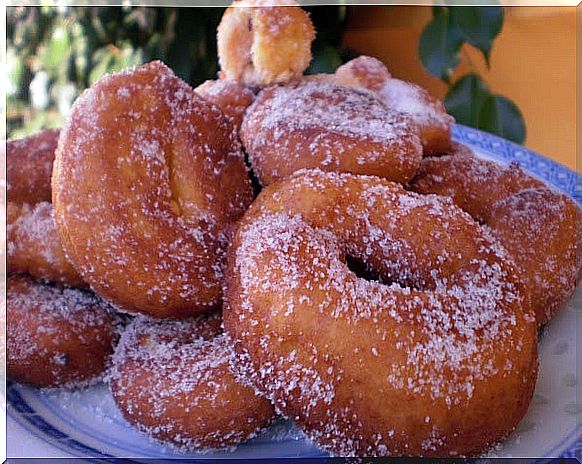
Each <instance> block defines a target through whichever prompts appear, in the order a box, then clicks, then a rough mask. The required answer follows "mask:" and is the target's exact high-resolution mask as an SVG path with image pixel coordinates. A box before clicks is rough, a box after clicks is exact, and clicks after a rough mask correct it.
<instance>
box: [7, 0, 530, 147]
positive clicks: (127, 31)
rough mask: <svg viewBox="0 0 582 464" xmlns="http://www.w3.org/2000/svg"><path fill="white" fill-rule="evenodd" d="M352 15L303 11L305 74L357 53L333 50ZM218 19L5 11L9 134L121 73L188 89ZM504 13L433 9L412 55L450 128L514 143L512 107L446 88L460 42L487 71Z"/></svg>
mask: <svg viewBox="0 0 582 464" xmlns="http://www.w3.org/2000/svg"><path fill="white" fill-rule="evenodd" d="M445 3H446V2H445ZM353 8H366V7H353V6H352V7H346V6H318V7H307V8H306V9H307V10H308V11H309V13H310V14H311V18H312V21H313V23H314V25H315V28H316V30H317V37H316V40H315V43H314V44H313V55H314V59H313V62H312V64H311V66H310V69H309V70H308V71H307V72H308V73H310V72H333V71H334V70H335V69H336V68H337V67H338V66H339V65H341V64H342V63H343V62H345V61H347V60H349V59H351V58H353V57H354V56H357V53H354V52H353V51H350V50H345V49H342V48H341V42H342V37H343V34H344V30H345V25H346V22H347V18H348V16H349V14H350V12H351V11H352V10H353ZM223 12H224V8H219V7H215V8H187V7H183V8H172V7H163V8H160V7H136V6H133V7H132V6H127V7H49V6H44V7H8V8H7V18H6V19H7V21H6V26H7V64H8V75H7V80H6V84H5V85H6V90H7V92H6V93H7V118H6V123H7V134H8V136H9V137H12V138H14V137H21V136H24V135H27V134H30V133H34V132H37V131H39V130H40V129H43V128H46V127H60V126H61V125H62V124H63V122H64V119H65V117H66V115H67V113H68V111H69V108H70V106H71V105H72V103H73V101H74V100H75V98H76V97H77V96H78V95H79V94H80V93H81V92H82V91H83V89H85V88H86V87H88V86H90V85H91V84H92V83H93V82H95V81H96V80H98V79H99V78H100V77H101V76H103V75H104V74H105V73H112V72H116V71H119V70H121V69H123V68H126V67H128V66H132V65H139V64H142V63H145V62H147V61H150V60H153V59H161V60H163V61H164V62H165V63H167V64H168V65H169V66H170V67H171V68H172V69H173V70H174V72H176V74H178V75H179V76H180V77H182V78H183V79H185V80H186V81H187V82H189V83H190V84H191V85H193V86H196V85H198V84H199V83H201V82H203V81H204V80H206V79H210V78H214V77H215V76H216V73H217V71H218V60H217V56H216V27H217V26H218V23H219V22H220V18H221V17H222V14H223ZM503 13H504V12H503V8H502V7H500V6H499V7H446V6H435V7H434V8H433V18H432V20H431V21H430V22H429V23H428V24H427V25H426V27H425V29H424V31H423V33H422V35H421V37H420V40H419V44H418V53H419V58H420V60H421V62H422V63H423V65H424V67H425V68H426V70H427V71H428V72H429V73H431V74H432V75H434V76H435V77H436V78H438V79H441V80H443V81H444V82H445V83H446V84H447V85H448V86H449V90H448V93H447V95H446V98H445V106H446V107H447V110H448V111H449V112H450V113H451V114H452V115H453V116H455V118H456V119H457V121H458V122H460V123H462V124H467V125H471V126H474V127H478V128H480V129H483V130H486V131H489V132H492V133H495V134H498V135H501V136H504V137H506V138H508V139H510V140H514V141H516V142H520V143H521V142H523V140H524V139H525V124H524V121H523V117H522V115H521V113H520V111H519V109H518V108H517V106H516V105H515V104H514V103H513V102H511V101H510V100H508V99H507V98H506V97H503V96H502V95H498V94H494V93H492V92H491V91H490V90H489V88H488V86H487V84H486V82H484V81H483V80H482V79H481V78H480V76H478V75H477V74H475V73H470V74H467V75H465V76H462V77H461V78H459V79H457V81H456V82H453V81H452V75H453V71H454V69H455V68H456V67H457V65H458V64H459V61H460V52H461V48H462V46H463V45H464V44H468V45H469V46H472V47H476V48H477V49H479V50H480V51H481V52H482V53H483V56H484V59H485V60H486V62H487V63H488V64H489V58H490V55H491V52H492V48H493V44H494V40H495V38H496V37H497V35H498V34H499V32H500V31H501V28H502V25H503V16H504V15H503Z"/></svg>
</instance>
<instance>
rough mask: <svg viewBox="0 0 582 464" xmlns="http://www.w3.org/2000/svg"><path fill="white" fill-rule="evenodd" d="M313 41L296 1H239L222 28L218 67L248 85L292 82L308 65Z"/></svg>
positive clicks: (308, 24)
mask: <svg viewBox="0 0 582 464" xmlns="http://www.w3.org/2000/svg"><path fill="white" fill-rule="evenodd" d="M314 38H315V30H314V29H313V24H311V20H310V19H309V15H308V14H307V13H306V12H305V11H303V10H302V9H301V8H299V7H298V5H297V3H296V2H295V1H292V0H288V1H283V2H281V1H273V0H241V1H236V2H234V3H233V4H232V5H231V6H230V7H228V8H227V10H226V11H225V13H224V15H223V17H222V20H221V21H220V24H219V26H218V34H217V46H218V59H219V61H220V68H221V70H222V73H223V75H224V76H225V77H226V78H228V79H233V80H236V81H240V82H242V83H243V84H244V85H246V86H249V87H264V86H267V85H271V84H277V83H284V82H289V81H291V80H293V79H295V78H298V77H300V76H301V75H302V74H303V71H305V69H307V67H308V66H309V62H310V61H311V42H313V39H314Z"/></svg>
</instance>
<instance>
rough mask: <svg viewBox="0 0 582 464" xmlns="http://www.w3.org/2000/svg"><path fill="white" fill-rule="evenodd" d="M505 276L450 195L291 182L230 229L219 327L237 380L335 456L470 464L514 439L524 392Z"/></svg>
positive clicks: (525, 357) (351, 181) (306, 177)
mask: <svg viewBox="0 0 582 464" xmlns="http://www.w3.org/2000/svg"><path fill="white" fill-rule="evenodd" d="M354 261H356V262H359V263H360V267H363V268H365V269H367V270H368V271H373V272H374V273H375V274H376V275H378V276H379V281H375V280H369V279H365V278H362V277H359V276H358V275H357V274H356V273H355V272H353V271H352V270H351V269H350V267H349V265H348V263H353V262H354ZM514 273H515V271H514V268H513V265H512V263H511V261H510V260H509V258H508V256H507V254H506V252H505V251H504V249H503V248H502V246H501V245H500V244H499V243H498V242H497V241H496V240H495V239H494V238H493V237H492V236H491V234H489V233H488V232H487V230H485V229H483V228H482V227H481V226H479V225H478V224H477V223H476V222H474V221H473V220H472V219H471V217H470V216H469V215H468V214H466V213H464V212H463V211H462V210H460V209H459V208H457V207H456V206H454V205H453V204H452V202H451V201H450V200H448V199H444V198H441V197H437V196H434V195H418V194H414V193H408V192H406V191H405V190H404V189H403V188H402V187H401V186H399V185H397V184H394V183H391V182H388V181H385V180H382V179H379V178H375V177H368V176H354V175H350V174H339V173H324V172H322V171H318V170H314V171H300V172H298V173H296V174H295V175H294V176H292V177H291V178H289V179H287V180H284V181H281V182H277V183H275V184H272V185H271V186H269V187H267V188H266V189H265V190H264V191H263V192H262V193H261V194H260V195H259V197H258V198H257V200H256V201H255V202H254V203H253V205H252V206H251V208H250V209H249V211H248V212H247V213H246V214H245V216H244V218H243V219H242V221H241V222H240V226H239V229H238V231H237V233H236V235H235V238H234V241H233V245H232V247H231V248H230V251H229V265H228V271H227V275H226V291H225V298H226V303H225V304H226V306H225V309H224V321H225V322H224V323H225V328H226V331H227V333H228V334H229V336H230V337H231V338H232V340H233V342H234V345H235V349H236V351H237V353H238V355H239V362H238V363H237V364H238V366H239V370H240V372H241V374H242V375H243V376H245V377H246V378H247V379H248V381H249V382H250V383H252V384H253V385H254V386H255V387H256V388H257V389H258V390H259V391H261V392H263V393H264V394H266V395H267V396H268V397H269V398H270V399H271V400H272V401H273V402H274V403H275V405H276V407H277V408H278V409H279V410H280V411H281V412H282V413H283V414H284V415H285V416H287V417H289V418H290V419H292V420H293V421H295V422H296V423H297V424H298V425H299V426H300V427H301V428H302V429H303V430H304V431H305V433H306V434H307V436H309V437H310V438H311V439H313V440H314V441H315V442H316V443H318V444H319V445H320V446H322V447H323V448H325V449H327V450H330V451H331V452H332V453H335V454H338V455H341V456H376V455H378V456H400V455H412V456H447V455H450V456H464V455H475V454H477V453H479V452H481V451H483V450H484V449H485V448H486V447H487V446H488V445H490V444H492V443H494V442H495V441H497V440H499V439H501V438H502V437H504V436H505V435H507V434H508V433H509V432H511V430H512V429H513V428H514V427H515V425H516V424H517V423H518V421H519V420H520V419H521V417H522V416H523V415H524V414H525V411H526V410H527V407H528V404H529V401H530V399H531V395H532V392H533V387H534V384H535V379H536V372H537V333H536V323H535V319H534V316H533V312H532V311H531V309H530V308H529V307H528V306H527V303H526V301H525V298H524V294H523V291H522V288H521V285H520V284H519V282H518V281H517V279H516V278H515V277H514Z"/></svg>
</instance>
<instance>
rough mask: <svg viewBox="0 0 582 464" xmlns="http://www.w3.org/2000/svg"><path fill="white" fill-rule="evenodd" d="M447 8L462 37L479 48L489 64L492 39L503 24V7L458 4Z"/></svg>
mask: <svg viewBox="0 0 582 464" xmlns="http://www.w3.org/2000/svg"><path fill="white" fill-rule="evenodd" d="M449 10H450V16H451V22H452V23H453V24H455V26H456V27H457V28H458V29H459V31H460V32H461V35H462V37H463V39H464V40H465V41H466V42H468V43H470V44H471V45H473V46H474V47H477V48H478V49H479V50H481V52H482V53H483V57H484V58H485V61H486V62H487V66H489V57H490V55H491V47H492V46H493V40H495V37H497V35H498V34H499V32H500V31H501V26H502V25H503V7H500V6H459V7H451V8H449Z"/></svg>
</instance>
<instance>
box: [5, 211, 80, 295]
mask: <svg viewBox="0 0 582 464" xmlns="http://www.w3.org/2000/svg"><path fill="white" fill-rule="evenodd" d="M6 218H7V225H6V237H7V243H6V257H7V260H8V272H18V273H28V274H30V275H32V276H33V277H36V278H38V279H42V280H45V281H49V282H58V283H61V284H65V285H70V286H72V287H83V286H85V284H84V282H83V280H82V279H81V276H80V275H79V274H78V273H77V271H75V269H74V268H73V266H72V265H71V263H69V261H68V259H67V258H66V256H65V254H64V252H63V247H62V245H61V240H60V238H59V236H58V234H57V229H56V225H55V219H54V214H53V207H52V205H51V204H50V203H48V202H46V201H42V202H40V203H37V204H36V205H32V206H31V205H29V204H26V203H23V204H17V203H12V202H9V203H8V207H7V214H6Z"/></svg>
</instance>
